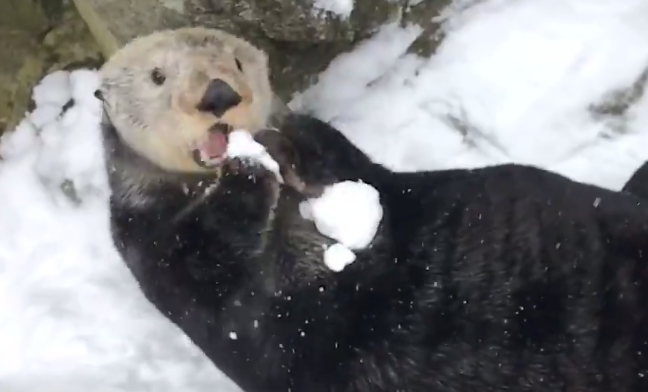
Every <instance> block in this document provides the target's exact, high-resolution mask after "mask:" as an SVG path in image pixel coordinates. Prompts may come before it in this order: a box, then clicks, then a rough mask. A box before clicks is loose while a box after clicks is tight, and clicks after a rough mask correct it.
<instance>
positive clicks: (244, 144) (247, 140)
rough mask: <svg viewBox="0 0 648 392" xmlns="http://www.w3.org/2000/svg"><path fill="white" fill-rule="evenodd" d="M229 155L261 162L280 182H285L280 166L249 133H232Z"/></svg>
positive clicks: (241, 131) (238, 131)
mask: <svg viewBox="0 0 648 392" xmlns="http://www.w3.org/2000/svg"><path fill="white" fill-rule="evenodd" d="M227 155H228V156H229V157H232V158H234V157H238V158H247V159H250V160H253V161H256V162H259V163H260V164H261V165H263V166H264V167H265V168H266V169H268V170H270V171H271V172H273V173H274V174H275V175H276V176H277V178H278V179H279V181H283V179H282V177H281V174H280V172H279V164H278V163H277V162H276V161H275V160H274V159H272V157H271V156H270V154H268V152H267V151H266V149H265V147H263V145H261V144H259V143H257V141H256V140H254V138H253V137H252V135H251V134H250V133H249V132H247V131H244V130H236V131H233V132H230V134H229V137H228V142H227Z"/></svg>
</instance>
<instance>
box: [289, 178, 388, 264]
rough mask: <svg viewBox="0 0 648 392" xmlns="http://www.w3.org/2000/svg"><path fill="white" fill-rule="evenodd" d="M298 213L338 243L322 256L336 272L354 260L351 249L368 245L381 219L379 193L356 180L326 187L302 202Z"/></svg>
mask: <svg viewBox="0 0 648 392" xmlns="http://www.w3.org/2000/svg"><path fill="white" fill-rule="evenodd" d="M299 210H300V213H301V215H302V217H304V218H305V219H309V220H312V221H313V222H314V223H315V226H316V227H317V230H318V231H319V232H320V233H322V234H324V235H325V236H327V237H330V238H332V239H334V240H336V241H338V242H339V243H340V244H337V246H333V247H329V248H328V249H327V250H326V252H325V256H324V262H325V263H326V264H327V265H328V266H329V268H331V269H332V270H338V271H341V270H342V268H344V266H346V265H347V264H349V263H351V262H353V261H354V260H355V255H354V254H353V253H352V251H351V250H352V249H354V250H358V249H363V248H366V247H367V246H369V244H370V243H371V241H372V240H373V238H374V236H375V235H376V232H377V231H378V226H379V225H380V221H381V220H382V216H383V210H382V206H381V205H380V195H379V194H378V191H377V190H376V189H375V188H373V187H372V186H370V185H367V184H365V183H363V182H355V181H343V182H338V183H336V184H333V185H329V186H327V187H326V188H325V189H324V193H323V194H322V196H320V197H318V198H312V199H308V200H306V201H304V202H302V203H301V204H300V206H299Z"/></svg>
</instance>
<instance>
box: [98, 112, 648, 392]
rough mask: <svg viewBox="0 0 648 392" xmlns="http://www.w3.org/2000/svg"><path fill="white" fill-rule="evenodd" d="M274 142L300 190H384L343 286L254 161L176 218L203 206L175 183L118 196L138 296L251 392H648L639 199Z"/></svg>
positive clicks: (646, 222) (312, 235)
mask: <svg viewBox="0 0 648 392" xmlns="http://www.w3.org/2000/svg"><path fill="white" fill-rule="evenodd" d="M109 128H110V127H107V129H109ZM281 131H282V134H283V135H285V136H286V137H287V138H288V139H289V140H290V142H291V144H292V147H293V149H294V152H295V153H296V154H297V157H296V159H297V160H298V161H299V164H298V165H296V168H297V171H298V175H299V176H300V177H301V178H303V179H304V180H305V182H306V183H321V184H326V183H332V182H334V181H339V180H345V179H352V180H355V179H362V180H364V181H366V182H368V183H370V184H372V185H373V186H374V187H376V188H377V189H378V190H379V191H380V194H381V198H382V199H381V200H382V201H381V202H382V205H383V208H384V219H383V221H382V224H381V227H380V228H379V233H378V235H377V237H376V238H375V240H374V242H373V243H372V246H371V247H370V248H368V249H366V250H363V251H359V252H357V256H358V258H357V260H356V261H355V262H354V263H353V264H351V265H350V266H348V267H347V268H346V269H344V270H343V271H342V272H340V273H336V272H332V271H329V270H327V269H326V267H324V266H323V264H322V260H321V245H322V244H323V243H331V241H330V240H329V239H326V238H325V237H323V236H321V235H320V234H319V233H317V231H316V230H315V229H314V227H313V225H312V224H310V223H309V222H306V221H304V220H303V219H301V218H300V217H299V215H298V213H297V212H296V209H297V203H298V202H299V201H300V199H301V197H302V196H301V195H300V194H299V193H297V192H295V191H293V190H292V189H290V188H288V187H285V186H284V187H282V189H281V193H280V196H279V197H278V199H277V185H276V183H275V180H274V178H273V177H272V176H271V175H269V173H268V172H266V171H265V170H263V169H261V168H259V167H256V166H255V167H249V166H245V165H239V166H236V169H232V168H228V167H226V168H224V173H225V174H224V175H223V177H222V178H221V179H220V183H219V185H218V187H217V188H216V191H214V193H212V194H211V195H209V196H207V197H204V200H202V202H200V203H197V206H196V208H194V209H193V210H191V211H190V212H189V213H188V214H187V215H185V216H184V217H183V218H182V219H180V220H174V218H175V217H176V216H177V214H178V211H180V210H183V208H185V206H186V205H188V204H190V203H192V202H194V201H195V196H193V195H192V194H191V193H189V194H186V193H184V192H182V191H181V190H180V187H179V186H178V184H177V182H178V181H180V180H179V179H178V178H175V177H173V178H171V177H170V179H169V180H168V182H165V181H162V182H160V183H159V184H158V185H157V186H154V187H151V188H150V190H148V192H150V193H151V195H152V196H155V197H156V198H157V199H156V200H157V201H156V202H155V203H153V204H151V205H149V206H145V207H129V206H128V205H127V204H125V203H123V202H121V201H120V200H118V199H116V198H115V197H113V199H112V201H111V213H112V235H113V238H114V240H115V243H116V244H117V246H118V249H119V251H120V252H121V254H122V256H123V257H124V259H125V261H126V263H127V264H128V266H129V268H130V269H131V271H132V272H133V274H134V275H135V277H136V278H137V280H138V281H139V283H140V285H141V288H142V290H143V292H144V293H145V295H146V297H147V298H148V299H149V300H150V301H151V302H152V303H153V304H154V305H155V306H156V307H157V308H158V309H159V311H160V312H161V313H162V314H164V315H165V316H167V317H168V318H169V319H170V320H171V321H172V322H174V323H175V324H177V325H178V326H179V327H180V328H181V329H182V330H183V331H184V332H185V333H186V334H187V335H188V336H189V337H190V338H191V339H192V341H193V342H195V344H196V345H197V346H198V347H200V348H201V349H202V351H203V352H204V353H205V354H206V355H207V356H208V357H209V358H210V359H211V360H212V361H213V362H214V363H215V364H216V365H217V366H218V367H219V368H220V369H221V370H222V371H223V372H224V373H225V374H226V375H228V376H229V377H230V378H231V379H232V380H234V381H235V382H236V383H237V384H238V385H239V386H241V387H242V388H243V390H244V391H247V392H288V391H291V392H404V391H407V392H472V391H475V392H495V391H498V392H499V391H511V392H631V391H632V392H645V391H648V275H647V274H648V270H647V268H646V267H647V266H648V264H647V263H646V257H648V208H646V207H645V206H644V204H642V203H641V200H640V199H639V198H638V197H636V196H634V195H630V194H627V193H624V192H614V191H610V190H606V189H602V188H599V187H596V186H592V185H586V184H581V183H577V182H574V181H571V180H569V179H567V178H565V177H562V176H560V175H558V174H554V173H551V172H547V171H544V170H540V169H537V168H533V167H526V166H519V165H501V166H494V167H488V168H483V169H477V170H444V171H437V172H421V173H391V172H389V171H388V170H386V169H384V168H383V167H381V166H379V165H376V164H373V163H371V162H370V160H369V159H368V158H367V157H366V156H365V155H364V154H363V153H362V152H361V151H360V150H358V149H357V148H355V147H354V146H353V145H352V144H351V143H350V142H349V141H348V140H347V139H346V138H345V137H344V136H343V135H342V134H341V133H340V132H338V131H337V130H335V129H334V128H332V127H331V126H329V125H327V124H325V123H323V122H321V121H318V120H315V119H312V118H309V117H304V116H291V117H289V118H288V119H287V121H285V123H284V124H283V125H282V127H281ZM108 134H110V132H108ZM114 142H115V141H114V140H113V141H112V142H111V143H114ZM111 148H114V146H113V147H111ZM109 159H114V158H109ZM109 163H110V162H109ZM112 173H113V174H111V185H112V186H113V187H118V186H120V184H118V183H117V182H118V181H120V180H119V176H117V175H116V174H114V173H115V172H114V171H113V172H112ZM194 180H196V179H191V180H188V181H190V182H191V181H193V182H195V181H194ZM193 182H192V183H193ZM271 210H272V211H273V212H272V213H271ZM172 222H175V223H172ZM232 332H233V333H234V334H235V335H233V334H232ZM232 337H235V338H236V339H232ZM214 388H218V386H216V385H215V386H214Z"/></svg>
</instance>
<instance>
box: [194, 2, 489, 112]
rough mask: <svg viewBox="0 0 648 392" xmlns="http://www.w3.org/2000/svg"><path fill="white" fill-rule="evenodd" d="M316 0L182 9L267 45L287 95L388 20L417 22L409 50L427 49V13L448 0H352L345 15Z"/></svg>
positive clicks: (430, 26)
mask: <svg viewBox="0 0 648 392" xmlns="http://www.w3.org/2000/svg"><path fill="white" fill-rule="evenodd" d="M318 1H322V0H185V10H186V13H187V14H188V16H189V17H190V18H191V20H192V21H193V24H197V25H203V26H208V27H214V28H220V29H223V30H225V31H229V32H231V33H233V34H236V35H239V36H242V37H244V38H246V39H248V40H249V41H251V42H252V43H254V44H255V45H257V46H259V47H261V48H263V49H264V50H265V51H267V52H268V54H269V55H270V60H271V61H270V63H271V68H272V79H273V85H274V88H275V91H276V92H277V94H278V95H279V96H280V98H281V99H282V100H284V101H288V100H290V98H291V96H292V94H294V93H295V92H297V91H301V90H303V89H304V88H306V87H307V86H308V85H310V84H311V83H313V82H315V81H316V77H317V75H318V74H319V73H320V72H322V71H323V70H324V69H325V68H326V67H327V66H328V65H329V63H330V62H331V60H333V59H334V58H335V57H337V56H338V55H339V54H341V53H343V52H346V51H349V50H351V49H352V48H353V47H354V46H355V45H356V44H357V43H358V42H359V41H361V40H363V39H366V38H368V37H370V36H371V35H372V34H374V33H375V32H376V30H377V29H378V28H379V27H380V26H381V25H383V24H385V23H388V22H391V21H398V20H400V21H401V22H402V23H403V24H405V23H416V24H418V25H420V26H422V27H423V28H424V33H423V34H422V35H421V38H420V39H419V40H417V41H416V42H415V43H414V44H413V45H412V48H411V51H413V52H416V53H417V54H421V55H426V56H427V55H430V54H431V53H432V52H433V51H434V49H435V48H436V46H437V44H438V42H439V41H440V38H441V37H438V36H437V35H436V33H437V30H438V26H439V25H438V23H436V22H434V21H433V18H434V17H435V16H437V15H438V14H439V12H440V11H441V10H442V9H444V8H445V7H446V6H448V4H449V3H451V0H355V3H354V8H353V11H352V12H351V13H350V14H349V15H344V14H343V15H339V14H336V13H334V12H328V11H323V10H321V9H319V8H318V7H317V6H316V5H317V4H319V3H317V2H318ZM475 1H477V0H475ZM473 2H474V1H473ZM410 3H412V4H413V5H412V6H410Z"/></svg>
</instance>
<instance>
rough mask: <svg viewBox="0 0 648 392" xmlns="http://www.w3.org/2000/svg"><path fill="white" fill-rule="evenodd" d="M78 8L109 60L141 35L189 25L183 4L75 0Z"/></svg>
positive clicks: (160, 0) (169, 0) (145, 0)
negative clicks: (118, 50)
mask: <svg viewBox="0 0 648 392" xmlns="http://www.w3.org/2000/svg"><path fill="white" fill-rule="evenodd" d="M0 1H2V0H0ZM74 4H76V6H77V9H78V10H79V14H80V15H81V17H82V18H83V19H84V20H85V22H86V23H87V25H88V28H89V29H90V32H92V34H93V35H94V37H95V39H96V41H97V42H98V44H99V47H100V48H101V51H102V53H103V54H104V56H105V57H110V56H111V55H112V54H113V53H114V52H115V51H116V50H117V49H119V48H120V47H122V46H123V45H124V44H126V43H127V42H129V41H131V40H132V39H133V38H136V37H138V36H140V35H147V34H150V33H152V32H154V31H156V30H162V29H173V28H178V27H184V26H187V25H189V20H187V19H186V18H185V17H184V14H183V10H184V5H183V3H182V0H74Z"/></svg>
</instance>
